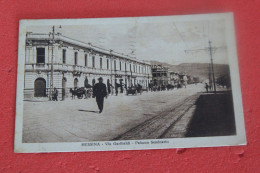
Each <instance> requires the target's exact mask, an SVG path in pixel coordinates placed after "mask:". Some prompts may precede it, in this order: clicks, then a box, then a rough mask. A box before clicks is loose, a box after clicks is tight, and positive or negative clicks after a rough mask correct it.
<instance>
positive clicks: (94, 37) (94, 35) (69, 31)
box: [27, 20, 228, 65]
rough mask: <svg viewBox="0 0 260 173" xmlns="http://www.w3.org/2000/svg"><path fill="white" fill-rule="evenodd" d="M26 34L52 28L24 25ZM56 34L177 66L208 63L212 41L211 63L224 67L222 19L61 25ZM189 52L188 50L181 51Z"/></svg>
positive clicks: (44, 31)
mask: <svg viewBox="0 0 260 173" xmlns="http://www.w3.org/2000/svg"><path fill="white" fill-rule="evenodd" d="M27 31H28V32H34V33H49V32H51V31H52V26H28V27H27ZM56 32H59V33H61V34H62V35H64V36H67V37H70V38H73V39H76V40H80V41H83V42H86V43H91V44H92V45H96V46H99V47H102V48H105V49H112V50H114V51H116V52H120V53H124V54H128V55H130V56H134V57H136V58H137V59H140V60H156V61H160V62H166V63H169V64H173V65H177V64H180V63H209V62H210V55H209V52H208V51H206V50H197V51H193V50H196V49H205V48H207V47H208V46H209V44H208V41H209V40H210V41H211V42H212V46H213V47H217V48H218V49H217V50H216V51H214V54H213V60H214V63H217V64H228V59H227V53H226V52H227V50H226V49H225V48H224V47H225V46H226V39H225V23H224V21H223V20H214V21H208V20H204V21H190V22H189V21H186V22H179V21H178V22H174V21H170V22H162V23H156V22H155V23H151V22H149V23H138V22H133V23H122V24H120V23H113V24H107V23H106V24H100V23H99V24H93V23H91V24H89V25H64V26H61V28H59V27H58V26H56ZM185 50H192V51H185Z"/></svg>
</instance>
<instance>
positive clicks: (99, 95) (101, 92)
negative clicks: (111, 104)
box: [93, 77, 107, 113]
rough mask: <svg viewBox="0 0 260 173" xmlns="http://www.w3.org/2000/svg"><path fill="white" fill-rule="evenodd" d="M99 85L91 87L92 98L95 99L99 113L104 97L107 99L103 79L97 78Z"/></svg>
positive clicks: (101, 109)
mask: <svg viewBox="0 0 260 173" xmlns="http://www.w3.org/2000/svg"><path fill="white" fill-rule="evenodd" d="M98 81H99V83H97V84H95V86H94V87H93V97H96V101H97V105H98V109H99V113H101V112H102V111H103V105H104V97H107V87H106V85H105V84H104V83H103V78H102V77H100V78H98Z"/></svg>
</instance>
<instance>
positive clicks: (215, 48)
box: [184, 40, 226, 94]
mask: <svg viewBox="0 0 260 173" xmlns="http://www.w3.org/2000/svg"><path fill="white" fill-rule="evenodd" d="M208 43H209V47H206V48H205V49H195V50H184V51H185V53H189V52H198V51H202V50H203V51H205V50H206V51H209V54H210V65H209V83H211V76H212V80H213V89H214V93H215V94H216V91H217V90H216V81H215V73H214V65H213V53H214V51H216V50H217V49H221V48H226V47H212V45H211V41H210V40H209V42H208Z"/></svg>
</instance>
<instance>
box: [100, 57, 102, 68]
mask: <svg viewBox="0 0 260 173" xmlns="http://www.w3.org/2000/svg"><path fill="white" fill-rule="evenodd" d="M100 69H102V58H100Z"/></svg>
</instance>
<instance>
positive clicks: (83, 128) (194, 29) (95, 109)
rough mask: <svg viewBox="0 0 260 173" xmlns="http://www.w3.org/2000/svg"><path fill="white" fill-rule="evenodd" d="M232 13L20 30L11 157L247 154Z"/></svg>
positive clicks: (31, 24) (24, 24) (53, 22)
mask: <svg viewBox="0 0 260 173" xmlns="http://www.w3.org/2000/svg"><path fill="white" fill-rule="evenodd" d="M236 52H237V51H236V40H235V28H234V23H233V15H232V13H219V14H201V15H182V16H157V17H128V18H97V19H48V20H47V19H45V20H44V19H41V20H21V21H20V27H19V54H18V74H17V102H16V129H15V152H21V153H27V152H72V151H107V150H136V149H164V148H188V147H212V146H230V145H245V144H246V136H245V127H244V116H243V106H242V98H241V89H240V79H239V70H238V59H237V54H236Z"/></svg>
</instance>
